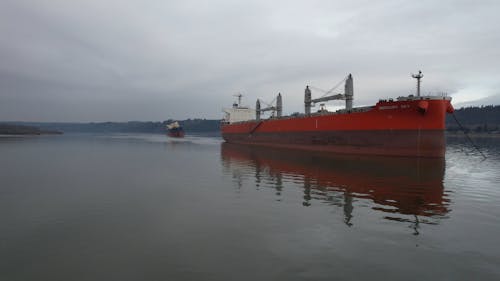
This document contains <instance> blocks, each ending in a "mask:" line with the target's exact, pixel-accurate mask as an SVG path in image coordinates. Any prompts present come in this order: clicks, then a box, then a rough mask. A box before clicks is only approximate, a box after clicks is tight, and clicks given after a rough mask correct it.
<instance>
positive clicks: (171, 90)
mask: <svg viewBox="0 0 500 281" xmlns="http://www.w3.org/2000/svg"><path fill="white" fill-rule="evenodd" d="M239 2H240V1H223V0H220V1H132V0H130V1H125V0H122V1H90V0H87V1H76V0H75V1H54V0H50V1H49V0H46V1H34V0H33V1H29V0H25V1H23V0H21V1H20V0H17V1H14V0H12V1H11V0H7V1H2V2H1V3H0V37H1V40H2V44H1V45H0V61H1V62H2V63H1V64H0V120H32V121H38V120H40V121H105V120H113V121H126V120H164V119H167V118H179V119H183V118H190V117H191V118H192V117H202V118H219V117H220V116H221V114H220V110H221V108H222V107H223V106H225V105H230V104H231V102H232V99H233V97H232V95H233V94H235V93H237V92H242V93H243V94H245V95H246V97H245V99H246V103H247V104H249V105H253V103H254V102H255V99H256V98H263V99H264V100H267V101H271V100H272V99H273V98H274V96H275V95H276V94H277V92H282V93H283V94H284V106H285V111H286V112H293V111H302V103H303V88H304V86H305V85H306V84H310V85H314V86H316V87H320V88H323V89H328V88H330V87H332V86H333V85H335V84H336V83H337V82H338V81H340V80H341V79H342V78H343V77H344V76H345V75H346V74H347V73H353V75H354V78H355V104H358V105H367V104H372V103H374V102H376V100H378V99H379V98H386V97H395V96H399V95H407V94H409V93H411V92H412V91H414V89H415V85H414V81H412V79H411V78H410V76H409V74H410V72H415V71H418V69H422V70H423V71H424V74H425V77H424V84H423V91H424V92H426V93H427V92H447V93H449V94H450V95H452V96H456V102H457V104H458V105H460V104H467V105H469V104H482V103H484V102H488V103H500V92H499V90H498V89H499V86H500V80H499V79H498V78H499V77H500V70H499V68H498V67H497V64H498V61H499V59H500V27H499V25H498V24H496V14H497V13H498V11H500V3H499V2H498V1H480V2H477V1H439V2H436V1H418V2H406V1H302V2H299V1H297V2H294V1H249V2H246V3H239ZM316 94H317V95H320V94H321V93H316Z"/></svg>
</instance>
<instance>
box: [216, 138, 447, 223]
mask: <svg viewBox="0 0 500 281" xmlns="http://www.w3.org/2000/svg"><path fill="white" fill-rule="evenodd" d="M221 155H222V161H223V164H224V166H225V167H226V168H228V169H231V170H232V171H233V172H237V173H239V172H246V173H249V172H248V169H251V170H252V172H253V173H254V175H255V180H256V183H257V184H259V183H260V182H262V181H263V180H264V179H271V180H273V181H274V182H275V185H274V188H276V190H277V193H278V195H279V194H280V193H281V192H282V190H283V187H284V184H283V180H284V179H293V181H294V182H297V181H300V182H301V183H302V184H303V187H304V196H303V198H304V201H303V205H305V206H308V205H310V204H311V203H312V201H313V200H320V201H328V202H330V203H331V204H333V205H337V206H341V207H343V208H344V215H345V222H346V224H348V225H349V224H350V223H351V222H350V221H351V218H352V209H353V205H352V201H353V199H354V198H359V199H368V200H371V201H373V202H374V203H375V204H374V206H373V207H372V209H374V210H377V211H382V212H384V213H392V214H403V215H414V216H415V219H416V220H417V221H416V222H415V223H418V218H417V217H416V216H423V217H433V216H443V215H445V214H446V213H448V212H449V210H448V207H447V205H448V199H446V198H445V195H444V188H443V176H444V168H445V162H444V159H443V158H397V157H396V158H395V157H373V156H348V155H340V156H339V155H332V154H326V155H322V154H319V153H318V154H314V153H311V152H303V151H294V150H284V149H273V148H266V147H257V146H243V145H237V144H229V143H223V144H222V147H221ZM385 218H386V219H390V220H401V221H405V220H407V219H404V218H399V217H391V215H386V216H385Z"/></svg>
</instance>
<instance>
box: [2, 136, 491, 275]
mask: <svg viewBox="0 0 500 281" xmlns="http://www.w3.org/2000/svg"><path fill="white" fill-rule="evenodd" d="M476 141H477V143H478V145H479V146H480V147H481V149H482V150H483V152H484V153H485V154H486V155H487V156H488V158H487V159H486V160H483V158H482V157H481V156H480V155H479V154H478V153H477V152H475V151H474V150H473V149H472V148H471V146H470V145H469V144H468V143H467V142H466V141H465V139H461V138H457V139H450V140H449V144H448V148H447V153H446V159H444V160H429V159H405V158H380V157H358V156H351V157H346V156H342V157H340V156H325V155H319V154H306V153H301V152H294V151H289V150H272V149H262V148H260V149H258V148H249V147H244V146H238V145H228V144H223V143H222V141H221V139H220V138H209V137H192V136H190V137H186V138H185V139H182V140H173V139H167V138H166V137H165V136H161V135H107V136H106V135H64V136H42V137H21V138H11V137H2V138H0V180H1V183H0V222H1V224H0V280H9V281H16V280H51V281H53V280H65V281H68V280H120V281H122V280H500V267H499V265H500V184H499V183H500V143H499V141H500V139H498V138H486V139H477V140H476Z"/></svg>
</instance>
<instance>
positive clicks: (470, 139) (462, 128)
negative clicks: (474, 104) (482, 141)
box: [452, 112, 487, 159]
mask: <svg viewBox="0 0 500 281" xmlns="http://www.w3.org/2000/svg"><path fill="white" fill-rule="evenodd" d="M452 115H453V118H454V119H455V121H456V122H457V124H458V126H459V127H460V129H461V130H462V131H463V132H464V134H465V136H466V137H467V139H468V140H469V141H470V143H471V144H472V146H473V147H474V148H475V149H476V150H477V151H478V152H479V153H481V155H482V156H483V157H484V159H486V158H487V157H486V155H484V154H483V152H482V151H481V150H480V149H479V147H478V146H477V145H476V144H475V143H474V141H473V140H472V138H471V137H470V136H469V134H467V131H466V130H465V128H464V127H463V126H462V124H460V122H459V121H458V119H457V116H455V112H453V113H452Z"/></svg>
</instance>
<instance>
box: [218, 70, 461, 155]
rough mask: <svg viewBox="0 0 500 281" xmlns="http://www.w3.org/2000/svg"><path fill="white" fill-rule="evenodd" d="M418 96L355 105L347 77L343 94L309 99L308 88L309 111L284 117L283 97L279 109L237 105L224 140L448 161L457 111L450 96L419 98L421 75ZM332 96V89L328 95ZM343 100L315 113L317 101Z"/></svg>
mask: <svg viewBox="0 0 500 281" xmlns="http://www.w3.org/2000/svg"><path fill="white" fill-rule="evenodd" d="M413 77H414V78H416V79H417V95H416V96H414V95H410V96H407V97H398V98H397V99H395V100H393V99H388V100H380V101H379V102H377V103H376V104H375V105H374V106H368V107H357V108H353V107H352V100H353V79H352V76H351V75H350V74H349V75H348V76H347V77H346V79H345V90H344V93H343V94H336V95H332V96H326V97H321V98H317V99H312V98H311V91H310V89H309V86H307V87H306V89H305V99H304V103H305V113H304V114H299V115H296V116H282V101H281V94H278V97H277V99H276V105H275V106H269V107H266V108H261V106H260V101H259V100H257V103H256V109H250V108H247V107H242V106H240V104H241V95H239V100H238V103H237V104H236V103H235V104H233V107H232V108H230V109H225V110H224V111H225V113H226V116H225V117H224V119H223V120H222V124H221V132H222V137H223V138H224V140H225V141H226V142H228V143H241V144H255V145H266V146H275V147H287V148H294V149H302V150H312V151H325V152H334V153H345V154H370V155H391V156H417V157H444V154H445V138H444V129H445V115H446V113H452V112H453V111H454V109H453V106H452V105H451V97H447V96H421V95H420V79H421V78H422V77H423V75H422V73H421V72H419V73H418V74H416V75H413ZM329 92H330V91H329ZM334 99H341V100H345V101H346V108H345V109H342V110H338V111H336V112H328V111H326V110H325V109H324V108H323V104H322V109H321V110H319V111H318V112H316V113H311V106H312V104H313V103H318V102H324V101H328V100H334ZM265 111H272V112H273V116H272V117H271V118H269V119H266V120H263V119H261V118H260V115H261V113H263V112H265Z"/></svg>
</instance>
